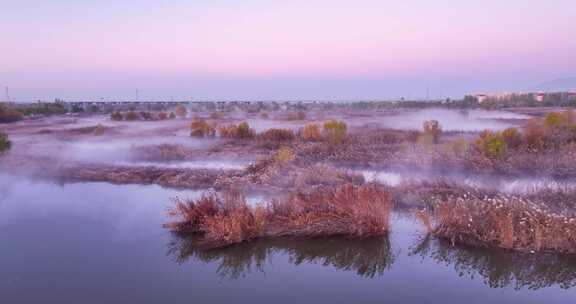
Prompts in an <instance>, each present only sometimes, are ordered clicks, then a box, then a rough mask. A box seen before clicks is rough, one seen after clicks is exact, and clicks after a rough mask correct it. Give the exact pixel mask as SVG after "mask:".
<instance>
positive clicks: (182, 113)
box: [172, 105, 188, 119]
mask: <svg viewBox="0 0 576 304" xmlns="http://www.w3.org/2000/svg"><path fill="white" fill-rule="evenodd" d="M172 113H174V115H175V116H178V117H179V118H180V119H183V118H186V116H187V115H188V109H186V107H185V106H182V105H180V106H177V107H176V109H175V110H174V112H172ZM174 118H176V117H174Z"/></svg>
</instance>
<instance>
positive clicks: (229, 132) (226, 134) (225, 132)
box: [218, 124, 238, 138]
mask: <svg viewBox="0 0 576 304" xmlns="http://www.w3.org/2000/svg"><path fill="white" fill-rule="evenodd" d="M237 131H238V126H236V125H234V124H230V125H224V126H219V127H218V133H219V134H220V137H222V138H236V133H237Z"/></svg>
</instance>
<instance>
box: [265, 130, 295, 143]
mask: <svg viewBox="0 0 576 304" xmlns="http://www.w3.org/2000/svg"><path fill="white" fill-rule="evenodd" d="M256 139H258V140H263V141H293V140H294V139H296V135H295V134H294V131H292V130H290V129H268V130H266V131H264V132H262V133H260V134H258V135H257V136H256Z"/></svg>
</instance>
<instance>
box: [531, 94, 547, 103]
mask: <svg viewBox="0 0 576 304" xmlns="http://www.w3.org/2000/svg"><path fill="white" fill-rule="evenodd" d="M544 97H546V94H545V93H543V92H539V93H536V95H535V97H534V98H535V99H536V101H538V102H543V101H544Z"/></svg>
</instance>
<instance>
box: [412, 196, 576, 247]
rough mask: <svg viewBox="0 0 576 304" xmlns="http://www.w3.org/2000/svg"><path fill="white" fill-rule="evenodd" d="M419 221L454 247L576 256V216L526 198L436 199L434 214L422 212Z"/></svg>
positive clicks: (419, 214) (432, 208)
mask: <svg viewBox="0 0 576 304" xmlns="http://www.w3.org/2000/svg"><path fill="white" fill-rule="evenodd" d="M418 217H419V218H420V219H421V220H423V223H424V225H425V226H427V227H428V229H430V230H431V231H432V233H433V234H434V235H436V236H439V237H442V238H446V239H448V240H450V242H451V243H453V244H456V243H461V244H469V245H475V246H484V247H500V248H506V249H515V250H534V251H553V252H561V253H571V254H574V253H576V216H575V214H574V213H573V212H568V211H553V210H551V209H550V208H548V207H546V206H545V205H544V204H542V203H537V202H535V201H532V200H529V199H526V198H521V197H515V196H510V197H508V196H503V195H496V196H494V197H481V196H477V195H473V194H464V195H461V196H455V197H448V198H443V199H433V200H432V202H431V211H429V212H426V211H419V212H418ZM430 222H432V223H434V224H435V226H434V227H432V224H430Z"/></svg>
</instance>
